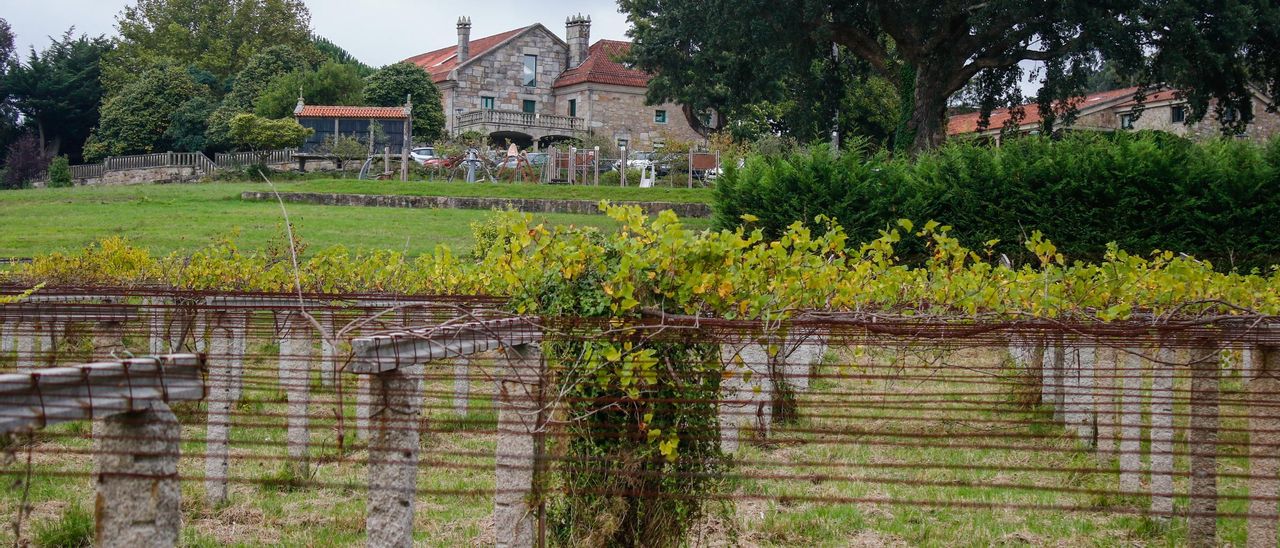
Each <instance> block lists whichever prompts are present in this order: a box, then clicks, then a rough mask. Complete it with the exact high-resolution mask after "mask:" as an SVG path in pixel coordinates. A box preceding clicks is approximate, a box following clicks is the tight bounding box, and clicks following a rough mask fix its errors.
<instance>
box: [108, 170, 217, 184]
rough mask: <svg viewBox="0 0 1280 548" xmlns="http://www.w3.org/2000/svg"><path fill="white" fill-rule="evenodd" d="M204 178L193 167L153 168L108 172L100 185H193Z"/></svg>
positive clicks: (202, 174)
mask: <svg viewBox="0 0 1280 548" xmlns="http://www.w3.org/2000/svg"><path fill="white" fill-rule="evenodd" d="M203 178H204V173H202V172H200V171H199V170H197V169H196V168H193V167H152V168H146V169H127V170H121V171H108V172H106V173H105V174H103V175H102V179H101V182H100V184H102V185H107V186H116V185H143V184H150V183H192V182H196V181H199V180H200V179H203Z"/></svg>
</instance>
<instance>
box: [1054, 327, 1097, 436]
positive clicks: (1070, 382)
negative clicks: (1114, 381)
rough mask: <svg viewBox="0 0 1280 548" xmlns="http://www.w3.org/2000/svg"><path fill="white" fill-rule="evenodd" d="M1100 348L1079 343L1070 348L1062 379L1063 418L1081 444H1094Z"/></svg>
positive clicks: (1067, 352)
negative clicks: (1095, 379)
mask: <svg viewBox="0 0 1280 548" xmlns="http://www.w3.org/2000/svg"><path fill="white" fill-rule="evenodd" d="M1096 355H1097V349H1095V348H1093V347H1091V346H1086V345H1084V344H1081V342H1076V343H1075V344H1072V345H1071V346H1069V347H1068V348H1067V351H1066V371H1065V375H1064V377H1065V378H1064V379H1063V381H1064V382H1063V383H1062V384H1063V407H1064V410H1063V416H1064V419H1065V424H1066V427H1067V429H1068V430H1070V431H1072V432H1075V433H1076V437H1077V438H1079V440H1080V441H1081V442H1082V443H1085V444H1087V445H1090V446H1092V445H1093V444H1094V441H1095V439H1094V430H1093V428H1094V420H1095V418H1094V414H1093V369H1094V364H1095V360H1096Z"/></svg>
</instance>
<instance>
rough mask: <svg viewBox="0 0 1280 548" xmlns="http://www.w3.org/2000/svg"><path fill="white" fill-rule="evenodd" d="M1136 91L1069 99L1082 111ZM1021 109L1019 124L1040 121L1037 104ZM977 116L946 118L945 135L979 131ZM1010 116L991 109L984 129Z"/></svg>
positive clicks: (1000, 124) (1006, 111)
mask: <svg viewBox="0 0 1280 548" xmlns="http://www.w3.org/2000/svg"><path fill="white" fill-rule="evenodd" d="M1137 92H1138V88H1136V87H1131V88H1123V89H1113V90H1110V91H1102V92H1098V93H1091V94H1089V95H1085V96H1083V97H1076V98H1074V99H1072V100H1071V101H1072V103H1073V104H1074V105H1075V107H1076V109H1077V110H1081V111H1083V110H1085V109H1087V108H1090V107H1093V106H1096V105H1099V104H1106V103H1109V102H1112V101H1116V100H1120V99H1124V98H1126V97H1128V98H1132V97H1133V96H1134V94H1136V93H1137ZM1164 93H1168V92H1164V91H1162V92H1157V93H1152V94H1150V95H1148V97H1147V99H1146V101H1147V102H1152V101H1154V100H1155V99H1154V97H1157V96H1161V95H1162V94H1164ZM1022 109H1023V117H1022V120H1021V121H1020V122H1019V125H1028V124H1038V123H1040V107H1039V105H1036V104H1035V103H1028V104H1025V105H1022ZM1055 110H1057V109H1055ZM978 116H979V113H977V112H970V113H968V114H957V115H955V116H952V117H950V118H948V119H947V135H961V134H965V133H975V132H977V131H979V128H978ZM1011 117H1012V112H1011V110H1010V109H1007V108H1002V109H996V110H993V111H991V119H990V122H988V124H987V127H986V129H1000V128H1001V127H1003V126H1004V123H1005V122H1006V121H1008V120H1009V118H1011Z"/></svg>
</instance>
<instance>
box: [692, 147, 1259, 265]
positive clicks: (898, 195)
mask: <svg viewBox="0 0 1280 548" xmlns="http://www.w3.org/2000/svg"><path fill="white" fill-rule="evenodd" d="M744 214H750V215H754V216H755V217H756V218H758V220H753V221H750V222H749V223H748V222H747V221H745V220H744V217H743V215H744ZM818 215H826V216H828V217H832V218H835V219H836V220H838V221H839V223H840V224H841V225H842V226H843V227H844V228H845V230H846V231H848V233H849V235H850V239H851V240H852V241H870V240H872V239H874V238H876V237H877V236H878V235H879V231H881V230H884V229H885V228H887V227H889V226H891V225H893V223H894V222H895V221H896V220H897V219H901V218H910V219H916V220H925V219H934V220H938V221H940V222H943V223H947V224H950V225H952V226H954V227H955V230H954V232H953V234H954V235H955V236H956V237H958V238H959V239H960V240H961V242H962V243H964V244H965V245H967V246H969V247H972V248H974V249H982V248H983V247H984V244H985V243H986V242H988V241H990V240H996V239H998V240H1000V243H998V244H996V245H995V246H994V251H995V252H996V253H1003V254H1005V255H1007V256H1008V257H1009V258H1010V259H1011V260H1013V261H1014V262H1016V263H1022V262H1025V261H1030V260H1033V257H1031V256H1030V254H1029V252H1028V251H1027V250H1026V248H1025V246H1023V242H1025V241H1026V240H1027V237H1028V235H1030V234H1031V232H1032V231H1033V230H1040V231H1041V232H1043V233H1044V234H1046V235H1047V236H1048V237H1049V238H1052V239H1053V241H1054V243H1056V244H1057V245H1058V248H1059V250H1060V251H1062V252H1063V253H1065V254H1066V255H1067V257H1068V258H1069V259H1081V260H1088V261H1096V260H1098V259H1099V258H1100V257H1101V256H1102V255H1103V253H1104V252H1105V250H1106V245H1107V243H1108V242H1116V243H1118V244H1119V245H1120V247H1121V248H1123V249H1127V250H1130V251H1134V252H1140V253H1146V252H1149V251H1152V250H1156V249H1161V250H1172V251H1177V252H1181V253H1187V254H1189V255H1193V256H1195V257H1198V258H1202V259H1208V260H1210V261H1212V262H1213V264H1214V265H1215V267H1216V268H1217V269H1219V270H1231V269H1238V270H1246V271H1247V270H1249V269H1252V268H1267V267H1269V266H1271V265H1275V264H1280V140H1273V141H1272V142H1271V143H1270V145H1267V146H1259V145H1255V144H1251V143H1247V142H1243V141H1213V142H1207V143H1203V144H1195V143H1191V142H1189V141H1187V140H1185V139H1181V138H1178V137H1174V136H1171V135H1168V134H1153V133H1120V134H1112V135H1105V134H1076V135H1072V136H1070V137H1067V138H1065V139H1063V140H1059V141H1051V140H1048V139H1041V138H1025V139H1016V140H1009V141H1006V142H1005V143H1004V144H1003V145H1002V146H1000V147H989V146H983V145H978V144H973V143H953V144H949V145H947V146H944V147H942V148H941V149H939V150H937V151H935V152H932V153H929V154H925V155H922V156H919V157H917V158H914V159H904V158H892V157H889V156H887V155H884V154H877V155H868V154H865V153H862V152H861V151H860V150H857V149H855V150H853V151H851V152H848V153H845V154H843V155H840V156H838V157H837V156H836V155H834V154H832V153H831V152H830V151H829V150H827V149H826V148H814V149H812V150H810V151H807V152H802V153H798V154H794V155H790V156H786V157H753V158H750V159H748V160H747V161H746V163H745V165H744V166H743V167H741V168H734V167H730V168H729V169H728V170H726V172H725V175H724V176H723V177H722V178H721V180H720V181H719V182H718V185H717V190H716V224H717V225H718V226H719V227H721V228H732V227H736V226H739V225H743V224H747V225H748V226H751V227H759V228H762V229H764V231H765V233H766V235H767V236H771V237H776V236H778V235H780V234H782V233H783V232H784V231H785V229H786V227H788V226H789V225H791V224H792V223H794V222H796V221H803V222H805V223H806V224H807V225H809V226H811V227H813V228H815V229H820V228H821V224H820V223H817V222H815V221H814V219H815V217H816V216H818ZM747 218H748V219H749V218H750V217H747ZM903 251H904V252H905V251H907V250H903ZM916 251H921V250H916Z"/></svg>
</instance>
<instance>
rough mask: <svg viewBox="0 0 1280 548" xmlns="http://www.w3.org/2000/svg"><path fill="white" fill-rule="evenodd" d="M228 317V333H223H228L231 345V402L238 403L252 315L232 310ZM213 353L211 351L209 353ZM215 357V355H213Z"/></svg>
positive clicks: (241, 392) (242, 382)
mask: <svg viewBox="0 0 1280 548" xmlns="http://www.w3.org/2000/svg"><path fill="white" fill-rule="evenodd" d="M228 314H229V315H230V317H229V318H228V319H227V321H228V322H229V325H228V328H229V329H230V331H229V332H224V336H225V335H227V334H228V333H229V335H230V337H231V343H230V347H229V350H230V352H231V355H230V356H229V362H230V366H231V371H232V376H231V384H230V386H231V402H232V403H235V402H238V401H240V397H241V396H242V395H243V394H244V356H245V353H246V351H247V350H248V348H249V329H250V324H251V323H253V313H252V312H247V311H239V310H233V311H230V312H228ZM210 352H211V353H213V351H212V350H211V351H210ZM215 355H216V354H215Z"/></svg>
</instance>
